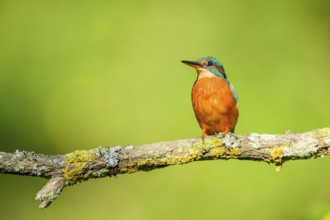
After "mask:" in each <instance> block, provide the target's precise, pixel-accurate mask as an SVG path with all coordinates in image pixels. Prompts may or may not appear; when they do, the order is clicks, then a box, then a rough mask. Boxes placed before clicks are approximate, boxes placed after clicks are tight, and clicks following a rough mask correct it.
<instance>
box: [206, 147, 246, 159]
mask: <svg viewBox="0 0 330 220" xmlns="http://www.w3.org/2000/svg"><path fill="white" fill-rule="evenodd" d="M240 154H241V151H240V149H239V148H238V147H235V148H226V147H217V148H213V149H211V150H210V155H211V156H212V157H214V158H223V159H236V158H238V156H239V155H240Z"/></svg>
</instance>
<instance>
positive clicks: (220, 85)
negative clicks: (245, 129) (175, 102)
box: [181, 56, 239, 139]
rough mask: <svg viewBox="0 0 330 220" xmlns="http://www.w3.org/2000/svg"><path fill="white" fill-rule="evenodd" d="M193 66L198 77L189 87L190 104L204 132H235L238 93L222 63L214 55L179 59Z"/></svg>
mask: <svg viewBox="0 0 330 220" xmlns="http://www.w3.org/2000/svg"><path fill="white" fill-rule="evenodd" d="M181 62H182V63H184V64H187V65H188V66H191V67H193V68H195V69H196V71H197V79H196V81H195V83H194V85H193V88H192V91H191V100H192V106H193V109H194V112H195V116H196V119H197V121H198V124H199V126H200V127H201V129H202V134H201V138H203V139H204V137H205V136H206V135H215V134H219V133H220V134H222V135H226V134H228V133H230V132H231V133H234V131H235V126H236V123H237V119H238V115H239V112H238V107H237V101H238V96H237V92H236V90H235V87H234V86H233V84H231V83H230V82H229V81H228V79H227V75H226V73H225V69H224V67H223V65H222V64H221V63H220V62H219V61H218V60H217V59H216V58H214V57H211V56H207V57H202V58H200V59H198V60H197V61H187V60H181Z"/></svg>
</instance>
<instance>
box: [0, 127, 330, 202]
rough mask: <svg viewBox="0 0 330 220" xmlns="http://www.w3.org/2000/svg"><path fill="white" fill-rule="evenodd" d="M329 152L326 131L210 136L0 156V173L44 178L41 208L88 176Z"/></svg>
mask: <svg viewBox="0 0 330 220" xmlns="http://www.w3.org/2000/svg"><path fill="white" fill-rule="evenodd" d="M329 154H330V128H324V129H317V130H313V131H310V132H305V133H297V134H293V133H291V132H287V133H286V134H278V135H273V134H257V133H252V134H250V135H233V134H231V133H229V134H227V135H225V136H222V135H221V134H220V135H215V136H209V137H207V138H205V139H201V138H191V139H183V140H175V141H167V142H159V143H154V144H145V145H140V146H132V145H130V146H123V147H121V146H115V147H98V148H95V149H91V150H76V151H74V152H71V153H68V154H66V155H43V154H36V153H34V152H25V151H18V150H17V151H16V152H14V153H6V152H0V173H5V174H16V175H29V176H38V177H43V178H47V179H49V181H48V183H47V184H46V185H45V186H44V187H43V188H42V190H40V191H39V192H38V193H37V196H36V199H37V200H40V201H41V205H40V206H39V207H40V208H45V207H47V206H48V205H50V204H51V203H52V202H53V201H54V200H55V199H56V198H57V197H58V196H59V195H60V193H61V192H62V190H63V188H64V187H66V186H68V185H74V184H76V183H78V182H81V181H86V180H88V179H90V178H100V177H105V176H114V175H119V174H124V173H134V172H137V171H150V170H154V169H157V168H163V167H167V166H172V165H179V164H186V163H191V162H193V161H199V160H218V159H223V160H228V159H239V160H253V161H264V162H267V163H273V164H275V165H276V169H277V170H279V169H280V168H281V166H282V164H283V163H284V162H286V161H289V160H297V159H310V158H316V157H324V156H328V155H329Z"/></svg>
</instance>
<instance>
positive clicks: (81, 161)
mask: <svg viewBox="0 0 330 220" xmlns="http://www.w3.org/2000/svg"><path fill="white" fill-rule="evenodd" d="M96 158H97V156H96V155H95V152H93V151H87V150H77V151H74V152H72V153H68V154H66V155H65V162H66V164H67V165H66V167H65V168H64V169H63V170H62V171H63V176H64V177H65V179H66V185H72V184H74V183H75V182H76V181H77V180H78V179H79V178H82V177H83V174H84V168H85V166H86V164H87V163H88V162H91V161H93V160H94V159H96Z"/></svg>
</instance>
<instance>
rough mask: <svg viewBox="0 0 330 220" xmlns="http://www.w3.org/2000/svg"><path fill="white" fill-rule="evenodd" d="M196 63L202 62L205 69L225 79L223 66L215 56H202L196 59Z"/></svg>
mask: <svg viewBox="0 0 330 220" xmlns="http://www.w3.org/2000/svg"><path fill="white" fill-rule="evenodd" d="M197 62H198V63H200V64H203V66H204V67H205V69H207V70H208V71H210V72H212V73H213V74H214V75H216V76H217V77H220V78H223V79H227V75H226V72H225V68H223V65H222V64H221V63H220V61H219V60H217V59H216V58H215V57H202V58H199V59H198V60H197Z"/></svg>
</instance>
